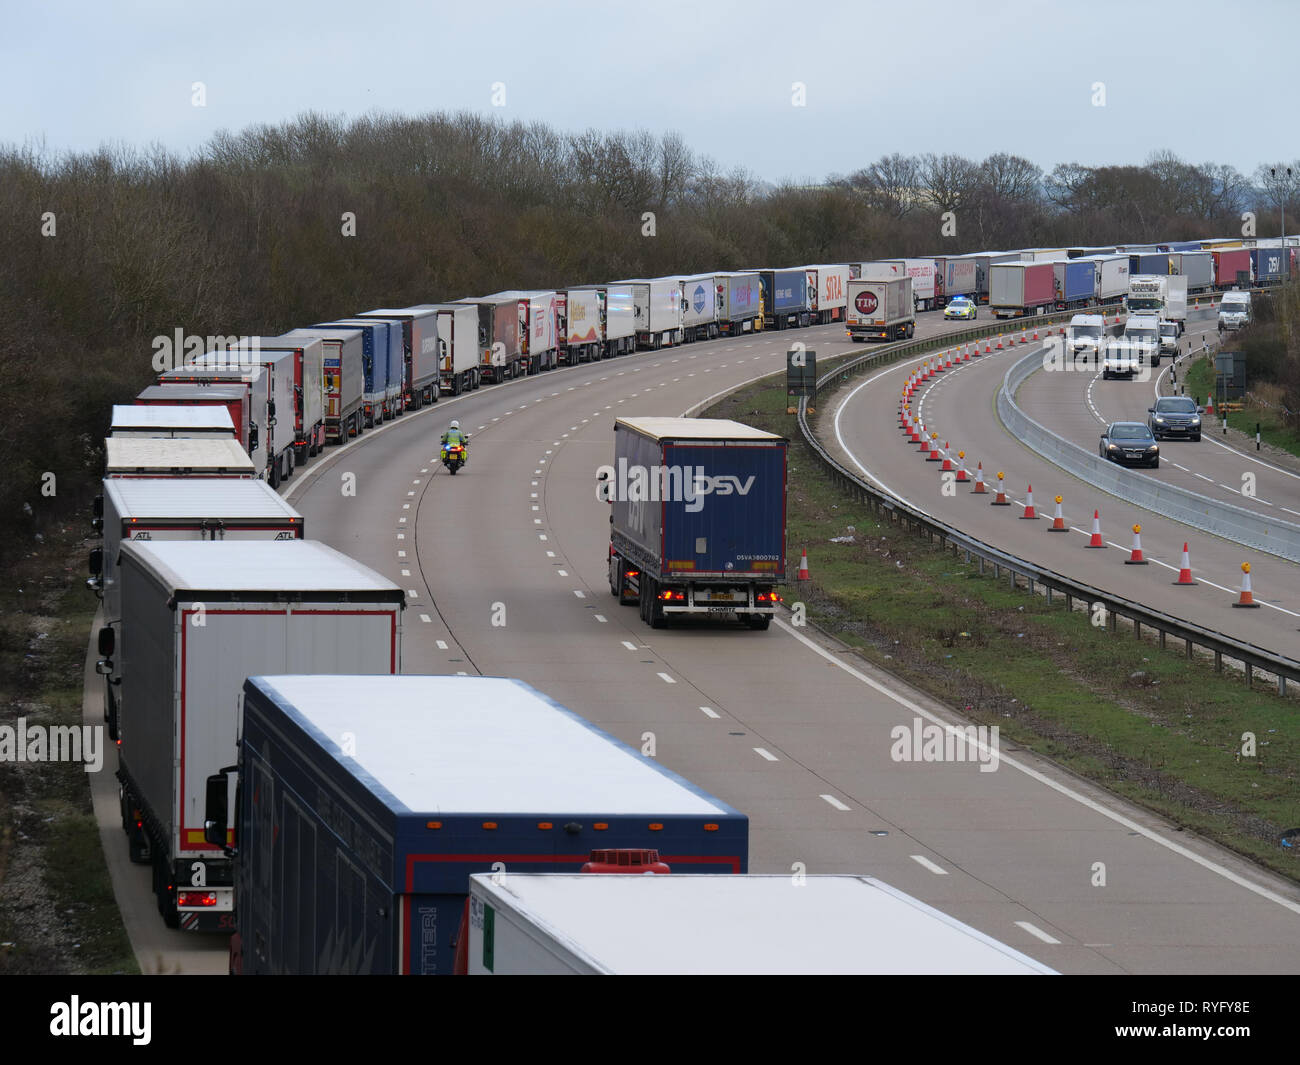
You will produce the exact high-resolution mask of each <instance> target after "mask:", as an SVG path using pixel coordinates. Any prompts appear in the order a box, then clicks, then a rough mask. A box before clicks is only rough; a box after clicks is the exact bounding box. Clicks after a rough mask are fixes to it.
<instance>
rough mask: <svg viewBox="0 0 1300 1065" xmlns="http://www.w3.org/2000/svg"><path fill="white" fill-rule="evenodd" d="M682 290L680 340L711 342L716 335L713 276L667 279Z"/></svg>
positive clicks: (716, 323)
mask: <svg viewBox="0 0 1300 1065" xmlns="http://www.w3.org/2000/svg"><path fill="white" fill-rule="evenodd" d="M668 280H674V281H676V282H677V283H678V284H679V285H680V286H681V288H682V340H683V341H685V342H687V343H690V342H691V341H693V340H712V339H713V338H714V337H716V336H717V335H718V288H717V282H716V281H715V279H714V276H713V274H692V275H690V276H689V277H679V278H669V279H668Z"/></svg>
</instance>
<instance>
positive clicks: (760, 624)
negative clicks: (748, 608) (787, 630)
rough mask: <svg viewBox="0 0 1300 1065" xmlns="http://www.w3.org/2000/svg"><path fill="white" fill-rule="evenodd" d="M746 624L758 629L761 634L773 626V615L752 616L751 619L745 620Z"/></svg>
mask: <svg viewBox="0 0 1300 1065" xmlns="http://www.w3.org/2000/svg"><path fill="white" fill-rule="evenodd" d="M745 622H746V623H747V624H748V625H749V627H750V628H751V629H758V630H759V631H760V632H762V631H763V630H764V629H766V628H768V626H770V625H771V624H772V615H771V614H750V615H749V617H747V618H746V619H745Z"/></svg>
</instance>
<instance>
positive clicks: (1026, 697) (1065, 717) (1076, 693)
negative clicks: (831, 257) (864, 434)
mask: <svg viewBox="0 0 1300 1065" xmlns="http://www.w3.org/2000/svg"><path fill="white" fill-rule="evenodd" d="M823 404H824V405H825V398H824V397H823ZM785 411H786V397H785V389H784V381H783V380H781V379H769V380H767V381H763V382H758V383H757V384H755V385H752V386H749V387H747V388H745V389H743V390H741V391H740V392H738V393H736V394H734V395H732V396H730V397H728V398H727V399H725V400H723V401H721V402H720V403H718V404H716V405H715V406H713V407H712V408H711V409H710V410H709V411H707V412H706V414H705V415H704V416H706V417H720V418H735V419H737V420H739V421H742V422H745V423H746V424H749V425H754V426H756V427H759V428H764V429H768V430H771V431H772V432H779V433H782V434H783V435H785V436H787V437H789V438H790V440H791V445H790V458H789V462H790V472H789V484H790V493H789V514H788V523H789V524H788V528H789V540H788V551H789V554H790V555H791V559H792V561H791V569H790V573H789V576H790V577H791V578H793V576H794V569H795V567H796V566H797V560H798V558H799V552H800V550H801V549H802V548H804V547H807V548H808V557H809V562H810V569H811V572H812V575H813V580H812V581H811V582H810V583H809V584H806V585H805V584H796V583H794V582H793V580H792V581H791V583H790V584H789V585H788V586H787V587H786V588H785V589H784V592H783V594H784V595H785V597H786V601H787V603H790V602H792V601H795V600H798V601H802V602H804V603H805V604H806V605H807V610H808V617H809V619H810V620H811V621H813V622H814V623H815V624H817V625H818V626H820V627H822V628H823V629H825V630H827V631H829V632H831V633H833V634H834V635H835V636H837V637H838V638H840V639H842V640H843V641H845V642H846V643H847V644H849V645H851V646H853V647H854V648H856V649H857V650H858V651H859V652H860V653H861V654H862V655H863V656H864V657H865V658H866V659H868V660H869V661H871V662H873V663H876V664H877V665H879V666H882V667H883V668H885V669H888V670H890V671H891V672H893V673H895V674H896V675H898V676H899V677H901V678H902V679H904V680H905V681H907V682H908V683H910V684H913V685H915V686H916V687H918V688H920V689H922V690H924V691H926V692H928V693H929V694H931V695H933V696H934V697H936V698H938V699H941V700H942V701H944V702H945V703H947V704H949V705H951V706H953V707H955V708H957V709H958V710H959V711H961V712H962V713H963V714H964V715H965V716H966V717H967V718H969V719H970V720H972V721H974V722H976V723H979V724H987V725H999V726H1001V730H1002V733H1001V734H1002V736H1003V738H1004V740H1005V741H1006V742H1008V743H1015V744H1019V745H1022V746H1024V747H1028V748H1030V749H1032V750H1034V751H1036V752H1038V753H1039V754H1042V755H1044V756H1046V757H1048V758H1051V759H1052V760H1054V761H1055V762H1057V763H1058V764H1060V765H1062V766H1064V767H1066V768H1068V769H1070V770H1072V771H1073V772H1075V773H1078V774H1079V775H1081V776H1084V777H1087V778H1089V779H1091V780H1093V781H1096V782H1097V783H1098V784H1101V785H1103V786H1105V787H1107V788H1109V789H1111V790H1112V791H1114V792H1116V793H1118V794H1120V795H1123V796H1125V797H1127V798H1129V799H1132V800H1133V801H1135V802H1137V803H1140V804H1141V805H1143V806H1146V807H1148V808H1150V809H1152V810H1154V811H1156V812H1158V813H1160V814H1163V815H1164V816H1166V817H1168V818H1169V819H1170V820H1172V821H1174V822H1175V823H1177V824H1178V825H1179V826H1183V827H1186V828H1189V829H1193V830H1195V831H1197V832H1199V833H1201V834H1202V835H1204V836H1206V837H1207V838H1210V839H1213V840H1215V841H1217V842H1219V843H1221V844H1223V845H1224V846H1226V847H1229V848H1231V849H1233V850H1235V851H1237V852H1239V853H1241V854H1243V855H1246V856H1249V857H1250V858H1253V859H1254V860H1256V861H1258V862H1260V863H1261V864H1262V865H1265V866H1267V867H1269V868H1271V869H1274V870H1276V871H1278V872H1281V873H1284V874H1285V875H1287V876H1290V877H1292V878H1294V879H1300V861H1298V860H1297V857H1296V851H1295V850H1294V849H1291V848H1287V847H1282V846H1281V845H1280V839H1281V837H1282V835H1283V833H1284V832H1286V831H1288V830H1289V829H1291V828H1293V827H1295V826H1296V825H1297V824H1300V812H1297V811H1300V780H1298V776H1297V766H1298V765H1300V715H1298V714H1297V713H1296V706H1295V702H1294V700H1289V699H1286V698H1279V697H1278V696H1277V695H1276V694H1275V692H1274V690H1273V688H1272V687H1271V686H1268V685H1266V684H1264V683H1263V682H1260V683H1257V684H1256V685H1255V686H1254V687H1253V688H1248V687H1247V686H1246V683H1245V680H1244V678H1242V677H1241V676H1239V675H1222V674H1216V673H1215V672H1214V670H1213V668H1212V666H1210V665H1209V664H1207V663H1204V662H1201V661H1199V660H1192V661H1189V660H1187V659H1186V658H1185V657H1183V655H1182V654H1181V653H1175V652H1174V651H1173V650H1170V651H1161V650H1160V649H1159V647H1158V646H1157V645H1155V643H1154V642H1153V641H1149V640H1143V641H1138V640H1135V639H1134V638H1133V637H1132V633H1131V629H1130V630H1128V635H1127V638H1126V637H1125V636H1124V635H1119V636H1115V635H1110V634H1108V633H1107V632H1105V631H1104V630H1103V629H1100V628H1097V627H1094V625H1093V624H1092V623H1091V621H1092V618H1091V615H1090V614H1089V613H1087V612H1085V611H1083V610H1075V611H1073V612H1067V611H1065V610H1064V608H1063V605H1062V600H1061V599H1060V598H1057V599H1056V601H1055V604H1054V605H1053V606H1050V607H1049V606H1048V605H1047V603H1046V601H1045V599H1044V598H1043V597H1041V596H1036V595H1029V594H1027V593H1026V592H1025V591H1024V590H1023V589H1021V590H1019V591H1013V590H1012V589H1011V588H1010V587H1009V586H1008V583H1007V582H1006V581H1005V580H1003V581H994V580H992V579H991V578H989V577H981V576H980V575H979V573H978V565H977V564H976V563H972V564H964V563H963V562H962V561H961V560H960V558H958V557H955V556H954V555H953V553H952V552H951V551H950V550H949V551H945V550H943V549H941V548H940V547H938V546H932V545H931V544H930V543H929V542H928V541H927V540H925V539H922V538H919V537H917V536H916V535H914V534H911V533H908V532H905V531H903V530H901V529H899V528H897V527H894V526H892V525H890V524H888V523H887V522H886V523H882V522H880V521H878V520H877V519H876V518H875V517H874V516H873V515H872V512H871V511H870V509H869V508H868V507H866V506H864V505H862V504H859V503H857V502H855V501H854V500H853V499H852V498H850V497H849V496H848V495H846V494H845V493H843V492H842V491H840V490H839V489H838V488H837V487H836V486H835V485H834V483H833V482H832V481H831V480H830V478H829V477H827V476H826V475H825V474H824V473H823V472H822V470H821V467H820V465H819V464H818V462H817V461H816V458H815V456H814V455H813V453H812V452H811V451H810V450H809V449H808V448H807V447H806V446H805V445H804V444H803V443H802V438H801V437H800V436H799V432H798V428H797V425H796V423H795V419H794V417H793V416H791V415H787V414H786V413H785ZM846 535H852V536H853V537H854V541H855V542H854V543H852V544H832V543H830V542H829V541H830V538H831V537H833V536H846ZM989 572H990V573H991V572H992V571H991V569H990V571H989ZM1122 632H1123V630H1121V633H1122ZM1172 646H1173V645H1171V647H1172ZM1179 646H1180V647H1181V645H1179ZM1247 732H1249V733H1252V734H1253V735H1254V736H1255V738H1256V744H1257V753H1256V755H1255V756H1254V757H1247V756H1243V755H1242V754H1241V750H1242V746H1243V738H1242V737H1243V733H1247Z"/></svg>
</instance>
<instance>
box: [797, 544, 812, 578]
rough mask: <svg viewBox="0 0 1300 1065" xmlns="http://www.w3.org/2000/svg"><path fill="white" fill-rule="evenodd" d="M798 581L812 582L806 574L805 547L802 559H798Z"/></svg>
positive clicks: (806, 551)
mask: <svg viewBox="0 0 1300 1065" xmlns="http://www.w3.org/2000/svg"><path fill="white" fill-rule="evenodd" d="M798 579H799V580H801V581H808V580H812V577H811V576H809V574H808V548H806V547H805V548H804V549H803V555H802V557H801V558H800V559H799V578H798Z"/></svg>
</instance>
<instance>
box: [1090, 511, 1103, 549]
mask: <svg viewBox="0 0 1300 1065" xmlns="http://www.w3.org/2000/svg"><path fill="white" fill-rule="evenodd" d="M1088 546H1089V547H1105V546H1106V545H1105V544H1104V543H1102V540H1101V511H1099V510H1094V511H1093V512H1092V536H1091V537H1090V538H1089V540H1088Z"/></svg>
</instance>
